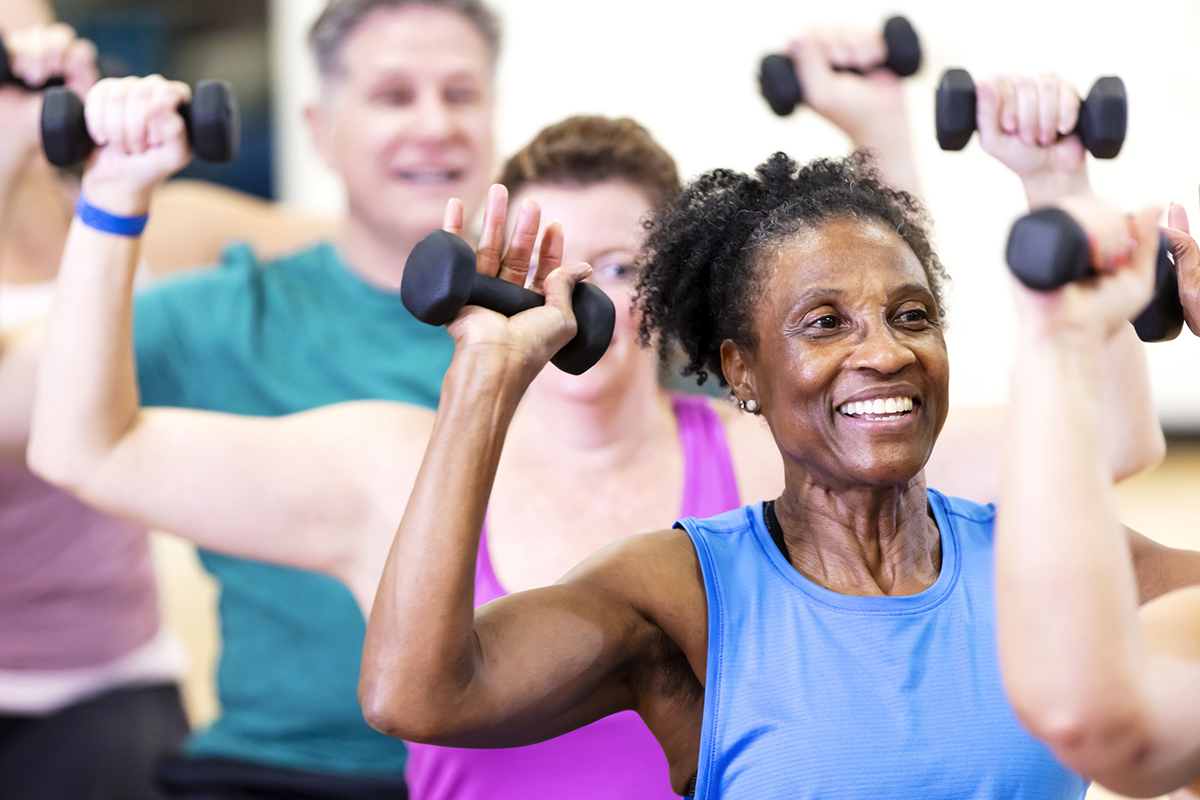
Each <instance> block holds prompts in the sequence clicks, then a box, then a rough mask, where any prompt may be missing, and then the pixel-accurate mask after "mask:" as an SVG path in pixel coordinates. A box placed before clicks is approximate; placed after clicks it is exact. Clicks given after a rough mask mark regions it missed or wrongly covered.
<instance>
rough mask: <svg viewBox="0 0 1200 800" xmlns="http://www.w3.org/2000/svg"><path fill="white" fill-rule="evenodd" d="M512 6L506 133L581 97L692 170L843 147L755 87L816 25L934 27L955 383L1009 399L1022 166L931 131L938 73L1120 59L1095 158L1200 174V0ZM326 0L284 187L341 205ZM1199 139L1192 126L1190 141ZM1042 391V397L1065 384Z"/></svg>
mask: <svg viewBox="0 0 1200 800" xmlns="http://www.w3.org/2000/svg"><path fill="white" fill-rule="evenodd" d="M492 4H493V6H494V7H495V8H496V9H497V10H498V11H499V12H500V13H501V15H502V18H503V22H504V26H505V43H504V54H503V56H502V58H501V65H500V76H499V80H500V102H499V116H498V120H497V125H498V127H497V132H498V153H499V154H500V155H501V156H503V155H504V154H507V153H511V152H512V151H514V150H515V149H517V148H518V147H520V146H521V145H522V144H524V143H525V142H526V141H527V140H528V139H530V138H531V137H532V136H533V135H534V134H535V133H536V132H537V131H538V130H539V129H540V128H541V127H543V126H544V125H546V124H549V123H551V122H555V121H557V120H559V119H561V118H563V117H565V116H568V115H570V114H576V113H602V114H609V115H628V116H632V117H634V118H635V119H637V120H639V121H640V122H642V123H643V124H644V125H646V126H647V127H648V128H649V129H650V130H651V131H652V132H653V133H654V135H655V136H656V137H657V138H658V139H659V140H660V141H661V142H662V143H663V145H664V146H666V148H667V149H668V150H669V151H670V152H671V153H673V154H674V155H675V157H676V159H677V160H678V162H679V165H680V168H681V169H682V171H683V173H684V174H685V175H694V174H696V173H698V172H700V171H702V170H705V169H708V168H711V167H716V166H733V167H737V168H741V169H749V168H752V167H753V166H754V165H755V164H756V163H758V162H759V161H761V160H762V159H763V158H764V157H765V156H767V155H769V154H770V153H771V152H773V151H775V150H786V151H788V152H789V153H791V154H792V155H794V156H796V157H799V158H809V157H813V156H817V155H825V154H837V153H841V152H843V151H844V149H845V147H846V140H845V139H844V138H843V137H842V136H841V134H840V133H839V132H838V131H836V130H835V129H833V128H832V127H831V126H829V125H828V124H826V123H825V122H824V121H823V120H821V119H819V118H817V117H816V116H815V115H813V114H812V113H811V112H805V111H801V112H798V113H797V114H795V115H793V116H792V117H790V118H787V119H780V118H778V117H775V116H774V115H773V114H771V112H770V111H769V110H768V109H767V107H766V104H765V103H764V102H763V101H762V99H761V98H760V97H759V96H758V92H757V86H756V81H755V73H756V68H757V63H758V59H759V58H760V57H761V56H762V55H763V54H764V53H766V52H769V51H771V50H777V49H780V48H781V47H782V45H783V44H784V43H785V42H786V40H787V39H788V38H789V36H790V35H792V34H793V33H796V32H800V31H802V30H804V29H806V28H808V27H810V26H813V25H826V24H849V25H866V26H871V27H874V26H876V25H880V24H881V23H882V21H883V20H884V19H885V18H886V17H888V16H890V15H891V14H893V13H896V12H897V11H902V12H903V13H904V14H906V15H907V16H908V17H909V19H910V20H912V22H913V24H914V25H915V27H916V28H917V30H918V32H919V33H920V34H921V38H922V43H923V46H924V51H925V66H924V69H923V70H922V72H921V73H919V74H918V75H917V76H914V77H913V78H912V79H910V80H909V81H908V82H907V83H908V98H909V106H910V110H911V115H912V124H913V127H914V132H915V137H916V142H917V158H918V160H919V163H920V168H921V173H922V178H923V181H924V185H925V191H926V200H927V202H928V204H929V206H930V209H931V211H932V213H933V217H934V219H935V221H936V225H937V228H936V232H937V244H938V249H939V252H940V255H941V257H942V260H943V261H944V262H945V263H946V265H947V267H948V268H949V270H950V272H951V275H952V276H953V279H954V284H953V287H952V290H951V297H950V321H951V327H950V331H949V333H948V339H949V342H950V349H951V357H952V362H951V363H952V365H953V368H954V373H953V378H952V397H953V400H954V402H955V403H958V404H979V403H994V402H1002V401H1003V399H1004V395H1005V391H1006V386H1007V373H1008V367H1009V363H1010V358H1011V353H1012V350H1011V346H1010V342H1011V340H1012V338H1013V331H1014V326H1015V320H1014V317H1013V314H1012V311H1011V304H1010V302H1009V299H1008V288H1007V283H1006V278H1005V267H1004V264H1003V243H1004V238H1005V236H1006V235H1007V232H1008V228H1009V225H1010V223H1011V222H1012V220H1014V219H1015V218H1016V217H1017V216H1019V215H1020V214H1021V213H1023V212H1024V210H1025V209H1024V208H1023V196H1022V194H1021V192H1020V188H1019V185H1018V184H1017V181H1016V179H1015V177H1014V176H1012V175H1011V174H1010V173H1007V172H1006V171H1005V169H1004V168H1003V167H1001V166H1000V165H999V164H998V163H996V162H994V161H992V160H991V159H990V158H988V157H987V156H985V155H984V154H983V153H982V152H981V151H980V150H979V147H978V145H977V144H976V143H974V142H973V143H972V144H971V145H969V146H968V147H967V149H966V150H965V151H964V152H961V153H943V152H941V151H940V150H939V149H938V148H937V144H936V141H935V139H934V134H933V92H934V88H935V87H936V84H937V80H938V78H939V77H940V75H941V72H942V70H943V69H945V68H946V67H951V66H962V67H965V68H967V69H969V70H971V71H972V73H973V74H977V75H988V74H992V73H995V72H999V71H1026V72H1028V71H1037V72H1042V71H1056V72H1058V73H1060V74H1062V75H1064V76H1066V77H1068V78H1070V79H1072V80H1073V81H1075V83H1076V85H1077V86H1079V88H1080V90H1081V92H1084V93H1086V91H1087V90H1088V89H1089V88H1090V86H1091V84H1092V82H1093V81H1094V80H1095V79H1096V78H1097V77H1099V76H1101V75H1120V76H1121V77H1122V78H1124V80H1125V84H1126V87H1127V90H1128V92H1129V97H1130V118H1129V138H1128V140H1127V141H1126V144H1125V148H1124V150H1123V151H1122V153H1121V156H1120V157H1119V158H1118V159H1117V160H1115V161H1110V162H1104V161H1093V162H1092V178H1093V183H1094V185H1095V187H1096V189H1097V191H1098V192H1099V193H1100V194H1101V195H1102V196H1104V197H1107V198H1109V199H1111V200H1112V201H1113V202H1116V203H1118V204H1119V205H1121V206H1123V207H1125V208H1129V209H1134V208H1137V207H1140V206H1141V205H1143V204H1148V203H1159V204H1163V205H1165V204H1166V203H1167V202H1168V201H1171V200H1175V201H1177V202H1183V203H1184V205H1185V206H1186V207H1187V209H1188V211H1189V212H1190V213H1191V214H1192V216H1193V218H1195V219H1196V220H1197V221H1200V213H1197V193H1196V187H1197V183H1198V182H1200V148H1197V147H1196V146H1195V145H1196V144H1198V143H1197V141H1196V140H1197V133H1198V132H1200V71H1198V68H1197V64H1196V57H1197V54H1198V53H1200V3H1197V2H1196V0H1148V1H1147V2H1142V3H1128V2H1122V3H1116V2H1112V1H1111V0H1094V1H1092V2H1073V1H1071V2H1068V1H1067V0H994V2H970V1H969V0H909V2H907V3H904V4H903V8H899V7H898V5H899V4H898V3H895V2H884V0H855V1H854V2H842V3H833V2H826V3H813V2H798V1H797V0H741V1H740V2H737V3H730V2H728V0H724V1H723V2H714V1H713V0H705V1H701V2H678V1H677V0H604V2H586V3H584V2H563V0H492ZM323 5H324V2H323V0H274V2H273V8H274V29H275V33H274V42H275V58H274V63H275V65H276V76H275V77H276V87H277V92H278V94H277V97H278V99H279V101H280V102H279V106H278V111H277V113H278V118H279V121H280V134H279V135H280V144H281V150H280V152H281V154H282V162H281V164H280V167H281V168H280V170H279V174H280V176H281V178H280V189H281V196H282V197H284V198H285V199H287V200H290V201H293V202H296V203H298V204H301V205H304V206H306V207H309V208H315V209H333V208H337V207H339V203H340V202H341V200H340V194H339V191H338V190H337V188H336V181H332V180H331V178H330V176H329V175H328V174H327V173H325V171H324V170H323V169H322V168H321V167H320V166H319V164H318V162H317V159H316V156H315V155H314V154H313V153H312V151H311V147H309V146H308V143H307V135H306V133H305V131H304V129H303V120H302V118H301V115H300V109H301V107H302V104H303V103H304V102H305V101H306V100H307V99H309V98H311V97H312V96H313V95H314V93H315V85H316V84H315V78H314V76H313V71H312V67H311V65H310V64H309V59H308V56H307V53H306V52H305V50H304V49H303V48H304V36H303V34H304V31H305V30H306V29H307V25H308V24H309V23H310V21H311V19H312V18H313V17H314V16H315V14H316V13H317V11H318V10H319V9H320V8H321V7H322V6H323ZM1189 145H1190V146H1189ZM1149 350H1150V359H1151V366H1152V371H1153V377H1154V385H1155V392H1156V396H1157V399H1158V403H1159V408H1160V411H1161V413H1162V416H1163V419H1164V422H1165V423H1166V424H1167V425H1169V426H1172V427H1188V428H1195V429H1200V343H1197V342H1196V341H1195V340H1194V339H1192V338H1191V337H1190V336H1187V335H1186V334H1185V337H1181V339H1180V340H1179V341H1177V342H1175V343H1172V344H1169V345H1155V346H1153V347H1151V348H1149ZM1053 401H1054V400H1053V398H1047V402H1053Z"/></svg>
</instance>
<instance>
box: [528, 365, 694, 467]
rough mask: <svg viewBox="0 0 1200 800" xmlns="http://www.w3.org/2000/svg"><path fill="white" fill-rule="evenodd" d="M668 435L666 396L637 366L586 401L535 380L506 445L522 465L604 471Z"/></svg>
mask: <svg viewBox="0 0 1200 800" xmlns="http://www.w3.org/2000/svg"><path fill="white" fill-rule="evenodd" d="M547 377H548V378H558V377H560V376H547ZM612 383H614V384H615V383H618V381H613V382H612ZM674 433H675V417H674V412H673V410H672V408H671V399H670V396H669V395H668V394H667V393H666V392H665V391H663V389H662V388H661V387H660V386H659V385H658V381H657V379H656V377H655V375H654V373H653V371H652V370H643V371H641V373H640V374H639V375H638V376H636V377H635V378H634V379H633V380H632V382H628V383H624V384H622V385H619V386H616V385H612V386H609V387H606V390H604V391H601V392H599V393H598V394H596V395H594V396H592V397H589V398H587V399H579V398H574V397H570V396H569V395H567V394H565V393H563V392H561V391H556V389H555V387H554V386H553V383H552V381H535V382H534V384H533V386H531V387H530V389H529V391H528V392H527V393H526V395H525V397H524V398H523V399H522V401H521V405H520V407H519V408H518V409H517V413H516V415H515V416H514V418H513V422H512V427H511V429H510V431H509V435H508V444H507V445H506V449H508V450H511V451H512V454H513V456H515V458H514V461H516V462H518V463H521V464H525V465H532V464H546V465H554V467H555V468H556V469H561V468H562V465H564V464H566V465H570V466H571V468H572V469H571V471H572V472H592V471H609V470H613V469H615V468H618V467H620V466H621V465H623V464H628V463H630V462H632V461H634V460H636V459H637V458H638V457H639V455H640V454H641V453H643V452H644V451H645V450H646V449H647V448H653V447H655V446H656V445H657V444H658V443H659V440H660V439H661V438H662V437H663V436H664V435H668V436H671V435H674Z"/></svg>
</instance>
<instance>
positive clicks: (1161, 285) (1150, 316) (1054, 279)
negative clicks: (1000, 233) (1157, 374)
mask: <svg viewBox="0 0 1200 800" xmlns="http://www.w3.org/2000/svg"><path fill="white" fill-rule="evenodd" d="M1006 257H1007V260H1008V266H1009V269H1011V270H1012V272H1013V274H1014V275H1015V276H1016V277H1017V279H1018V280H1019V281H1021V283H1023V284H1025V285H1026V286H1028V287H1029V288H1030V289H1035V290H1037V291H1042V292H1048V291H1053V290H1055V289H1059V288H1061V287H1063V286H1066V285H1067V284H1068V283H1071V282H1072V281H1079V280H1085V279H1087V278H1090V277H1093V276H1095V275H1096V271H1095V270H1094V269H1093V268H1092V252H1091V244H1090V242H1089V241H1088V236H1087V232H1085V231H1084V230H1083V228H1082V227H1081V226H1080V225H1079V223H1078V222H1076V221H1075V219H1074V217H1072V216H1071V215H1070V214H1068V213H1067V212H1065V211H1063V210H1062V209H1060V208H1043V209H1040V210H1038V211H1034V212H1033V213H1031V214H1027V215H1025V216H1024V217H1021V218H1020V219H1019V220H1017V221H1016V223H1014V224H1013V227H1012V231H1011V232H1010V233H1009V235H1008V247H1007V252H1006ZM1133 327H1134V328H1135V329H1136V330H1137V334H1138V337H1139V338H1140V339H1141V340H1142V341H1144V342H1162V341H1167V340H1169V339H1174V338H1175V337H1176V336H1178V335H1179V332H1180V330H1182V328H1183V305H1182V304H1181V303H1180V301H1179V280H1178V277H1177V275H1176V272H1175V265H1174V263H1173V262H1172V261H1171V256H1170V246H1169V245H1168V243H1167V241H1166V239H1165V238H1163V237H1160V239H1159V246H1158V262H1157V266H1156V268H1155V281H1154V297H1153V299H1151V301H1150V305H1148V306H1147V307H1146V309H1145V310H1144V311H1142V313H1141V314H1139V315H1138V317H1137V319H1135V320H1134V322H1133Z"/></svg>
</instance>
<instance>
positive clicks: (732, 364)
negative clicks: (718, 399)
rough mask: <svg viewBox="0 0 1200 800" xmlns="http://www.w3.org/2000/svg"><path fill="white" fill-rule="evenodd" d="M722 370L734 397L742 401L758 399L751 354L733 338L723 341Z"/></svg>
mask: <svg viewBox="0 0 1200 800" xmlns="http://www.w3.org/2000/svg"><path fill="white" fill-rule="evenodd" d="M721 372H722V373H724V375H725V382H726V383H728V384H729V388H730V389H732V390H733V394H734V397H736V398H737V399H738V400H741V401H742V402H748V401H750V400H755V401H758V399H759V398H758V392H757V391H756V390H755V388H754V371H753V367H752V365H751V363H750V354H749V353H743V352H742V349H741V348H740V347H738V346H737V345H736V344H734V342H733V340H732V339H726V340H725V341H723V342H721ZM759 402H761V401H759Z"/></svg>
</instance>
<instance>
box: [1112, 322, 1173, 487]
mask: <svg viewBox="0 0 1200 800" xmlns="http://www.w3.org/2000/svg"><path fill="white" fill-rule="evenodd" d="M1100 381H1101V385H1100V399H1101V402H1102V404H1103V405H1102V411H1103V414H1104V429H1105V434H1106V436H1105V440H1106V441H1107V442H1108V451H1109V465H1110V467H1111V469H1112V479H1113V480H1114V481H1120V480H1124V479H1125V478H1128V477H1130V476H1132V475H1136V474H1138V473H1139V472H1144V471H1145V470H1148V469H1151V468H1153V467H1155V466H1157V465H1158V464H1159V463H1161V462H1162V460H1163V458H1164V457H1165V456H1166V453H1167V441H1166V438H1165V437H1164V436H1163V431H1162V424H1161V423H1160V422H1159V421H1158V412H1157V410H1155V408H1154V396H1153V393H1152V392H1151V390H1150V368H1149V365H1148V363H1147V361H1146V346H1145V345H1144V344H1142V342H1141V340H1140V339H1138V338H1137V333H1136V331H1134V329H1133V325H1124V326H1122V328H1121V330H1120V331H1118V332H1117V333H1116V334H1115V335H1114V336H1113V337H1112V338H1110V339H1109V340H1108V342H1107V343H1106V344H1105V345H1104V352H1103V355H1102V361H1101V365H1100Z"/></svg>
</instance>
